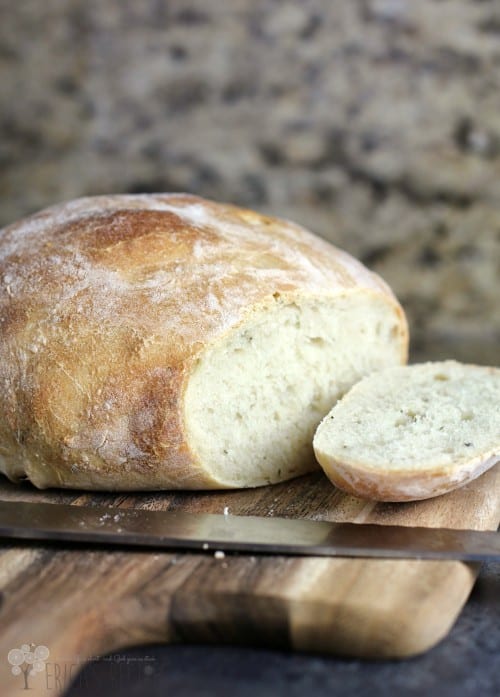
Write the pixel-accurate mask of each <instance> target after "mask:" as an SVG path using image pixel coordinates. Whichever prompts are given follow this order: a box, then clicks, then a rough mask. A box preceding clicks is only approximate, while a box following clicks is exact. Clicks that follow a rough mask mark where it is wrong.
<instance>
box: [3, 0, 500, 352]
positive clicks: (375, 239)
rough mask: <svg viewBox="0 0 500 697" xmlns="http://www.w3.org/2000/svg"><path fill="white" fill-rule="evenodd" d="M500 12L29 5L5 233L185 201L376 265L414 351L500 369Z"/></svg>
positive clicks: (313, 1)
mask: <svg viewBox="0 0 500 697" xmlns="http://www.w3.org/2000/svg"><path fill="white" fill-rule="evenodd" d="M499 27H500V9H499V4H498V3H497V2H491V1H488V0H483V1H482V2H470V1H469V0H445V1H438V0H419V2H406V1H405V0H353V1H352V2H345V0H332V2H328V3H325V2H324V1H323V0H308V2H300V1H298V0H294V1H291V2H281V3H277V2H274V0H258V1H257V2H255V1H253V0H234V1H233V0H232V1H231V2H227V1H226V0H212V1H211V2H210V3H207V2H204V1H203V0H168V1H167V0H147V1H146V2H141V3H131V2H126V3H118V2H116V3H102V2H100V1H99V0H67V2H64V3H61V2H59V0H46V2H43V3H40V2H39V0H23V2H22V3H10V4H9V7H8V8H4V10H3V13H2V22H1V24H0V46H1V50H0V70H1V71H2V80H1V83H0V101H1V107H2V108H1V110H0V111H1V116H0V165H1V166H0V192H1V195H2V210H1V211H0V224H6V223H9V222H11V221H13V220H15V219H17V218H19V217H21V216H23V215H25V214H26V213H29V212H32V211H34V210H36V209H39V208H42V207H44V206H47V205H50V204H53V203H56V202H59V201H61V200H64V199H69V198H74V197H77V196H82V195H87V194H99V193H105V192H106V193H109V192H115V193H118V192H148V191H183V190H184V191H190V192H192V193H197V194H200V195H203V196H207V197H211V198H214V199H218V200H223V201H233V202H236V203H239V204H242V205H247V206H250V207H255V208H257V209H259V210H261V211H263V212H265V213H274V214H277V215H282V216H285V217H287V218H291V219H294V220H296V221H297V222H300V223H302V224H304V225H305V226H307V227H309V228H311V229H312V230H314V231H315V232H317V233H319V234H320V235H323V236H324V237H326V238H328V239H330V240H332V241H334V242H335V243H336V244H338V245H339V246H341V247H343V248H345V249H346V250H347V251H349V252H351V253H353V254H354V255H355V256H357V257H359V258H360V259H361V260H362V261H364V262H365V263H366V264H368V265H369V266H370V267H372V268H373V269H375V270H376V271H378V272H380V273H381V274H382V275H383V276H384V278H385V279H386V280H387V281H388V282H389V283H390V284H391V285H392V287H393V288H394V290H395V292H396V294H397V295H398V297H399V298H400V299H401V301H402V303H403V305H404V307H405V309H406V310H407V312H408V315H409V319H410V325H411V329H412V336H413V341H414V350H415V352H416V355H418V356H420V355H422V352H423V351H426V352H427V354H429V353H431V354H432V356H433V357H436V358H440V357H444V356H448V357H455V358H460V359H465V360H471V361H477V362H481V363H498V355H499V351H498V346H499V341H500V303H499V302H498V299H499V296H500V70H499V66H500V40H499V35H500V29H499Z"/></svg>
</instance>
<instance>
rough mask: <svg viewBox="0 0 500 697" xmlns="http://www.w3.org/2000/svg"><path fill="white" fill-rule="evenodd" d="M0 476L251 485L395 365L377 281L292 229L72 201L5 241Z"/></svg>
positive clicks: (89, 484)
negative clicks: (364, 383)
mask: <svg viewBox="0 0 500 697" xmlns="http://www.w3.org/2000/svg"><path fill="white" fill-rule="evenodd" d="M0 281H1V284H0V286H1V287H0V336H1V342H0V378H1V390H0V469H1V470H2V471H3V472H4V473H5V474H6V475H7V476H8V477H10V478H11V479H12V480H18V479H21V478H28V479H29V480H31V481H32V482H33V484H35V485H36V486H38V487H51V486H58V487H78V488H84V489H121V490H134V489H135V490H138V489H162V488H195V489H203V488H224V487H247V486H257V485H261V484H267V483H270V482H277V481H280V480H284V479H287V478H290V477H294V476H296V475H299V474H302V473H304V472H307V471H309V470H311V469H314V468H316V467H318V465H317V463H316V462H315V459H314V454H313V450H312V437H313V434H314V431H315V429H316V427H317V425H318V423H319V421H320V420H321V418H322V417H323V416H324V415H325V414H326V413H327V412H328V411H329V409H330V408H331V407H332V405H333V404H334V402H335V401H336V400H337V399H338V398H339V397H340V396H341V395H342V394H343V393H344V392H345V391H346V390H348V389H349V388H350V387H351V385H353V384H354V383H355V382H356V381H357V380H359V379H360V378H361V377H362V376H364V375H367V374H368V373H371V372H373V371H376V370H380V369H382V368H385V367H388V366H391V365H395V364H400V363H402V362H404V361H405V359H406V352H407V328H406V321H405V318H404V314H403V312H402V310H401V307H400V306H399V304H398V303H397V301H396V300H395V298H394V296H393V294H392V293H391V291H390V290H389V288H388V287H387V285H386V284H385V283H384V282H383V281H382V280H381V279H379V278H378V277H377V276H375V275H374V274H372V273H371V272H369V271H368V270H367V269H365V268H364V267H363V266H362V265H361V264H360V263H358V262H356V261H355V260H354V259H352V258H351V257H350V256H348V255H347V254H345V253H343V252H341V251H339V250H337V249H335V248H334V247H333V246H332V245H330V244H328V243H327V242H325V241H323V240H321V239H320V238H318V237H315V236H314V235H312V234H311V233H309V232H307V231H305V230H304V229H302V228H301V227H299V226H298V225H294V224H292V223H289V222H285V221H283V220H278V219H275V218H269V217H264V216H262V215H258V214H257V213H253V212H251V211H248V210H243V209H240V208H237V207H234V206H231V205H223V204H216V203H212V202H209V201H205V200H203V199H200V198H197V197H194V196H189V195H181V194H175V195H173V194H172V195H136V196H109V197H96V198H84V199H79V200H76V201H73V202H70V203H67V204H65V205H61V206H56V207H53V208H49V209H47V210H45V211H42V212H41V213H39V214H37V215H34V216H33V217H31V218H28V219H26V220H24V221H21V222H20V223H17V224H15V225H12V226H10V227H8V228H6V229H4V230H3V231H2V232H1V234H0Z"/></svg>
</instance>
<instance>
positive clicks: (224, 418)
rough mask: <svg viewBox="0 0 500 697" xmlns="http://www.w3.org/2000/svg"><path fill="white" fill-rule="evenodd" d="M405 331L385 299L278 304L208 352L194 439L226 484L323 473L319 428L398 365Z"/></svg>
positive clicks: (199, 371)
mask: <svg viewBox="0 0 500 697" xmlns="http://www.w3.org/2000/svg"><path fill="white" fill-rule="evenodd" d="M398 332H399V327H398V325H397V324H395V322H394V316H393V314H392V312H391V310H390V308H388V307H387V305H386V304H385V303H384V302H381V301H380V298H379V297H378V296H377V295H364V294H362V293H353V294H350V295H346V296H344V297H340V298H339V297H336V298H330V299H325V298H323V299H321V300H320V299H318V298H316V299H314V298H312V299H311V298H305V299H298V300H297V301H294V302H286V301H285V300H283V301H281V300H277V301H276V302H275V305H274V307H270V308H265V309H263V310H262V311H261V313H260V315H259V316H257V317H256V318H254V319H252V320H251V321H248V322H245V323H244V324H243V326H242V327H241V328H239V329H238V330H236V331H234V332H233V333H232V334H231V335H230V336H228V337H226V338H225V340H223V341H221V342H220V343H218V344H217V345H216V346H215V347H214V348H211V349H210V350H209V351H207V352H205V353H204V354H203V356H202V357H201V358H200V360H199V362H198V365H197V368H196V370H195V371H194V372H193V374H192V376H191V378H190V380H189V383H188V387H187V390H186V397H185V404H184V409H185V412H184V413H185V422H186V427H187V432H188V440H189V442H190V443H191V447H192V449H193V451H194V453H196V456H197V457H198V458H199V460H200V461H201V462H203V463H204V467H205V468H206V469H208V470H209V471H210V473H211V475H212V476H213V478H214V479H215V480H216V481H218V482H219V483H220V485H221V486H232V487H241V486H256V485H258V484H268V483H270V482H276V481H279V480H282V479H288V478H290V477H293V476H297V475H298V474H301V473H303V472H307V471H309V470H311V469H312V468H314V466H315V464H314V455H313V452H312V438H313V435H314V431H315V429H316V427H317V425H318V423H319V421H320V420H321V419H322V418H323V416H324V415H325V414H326V413H327V412H328V411H329V410H330V408H331V407H332V405H333V404H334V403H335V402H336V401H337V399H339V397H341V396H342V395H343V394H344V392H346V391H347V390H348V389H349V388H350V387H351V386H352V385H353V384H354V383H355V382H357V381H358V380H359V379H360V378H361V377H362V376H364V375H367V374H369V373H371V372H373V371H374V370H380V369H382V368H384V367H386V366H390V365H394V364H395V363H397V362H398V360H399V347H398V344H397V342H395V341H394V339H395V334H397V333H398Z"/></svg>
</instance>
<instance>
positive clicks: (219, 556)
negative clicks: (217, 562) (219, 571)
mask: <svg viewBox="0 0 500 697" xmlns="http://www.w3.org/2000/svg"><path fill="white" fill-rule="evenodd" d="M225 556H226V555H225V554H224V552H223V551H222V550H221V549H218V550H217V551H216V552H214V557H215V558H216V559H224V557H225Z"/></svg>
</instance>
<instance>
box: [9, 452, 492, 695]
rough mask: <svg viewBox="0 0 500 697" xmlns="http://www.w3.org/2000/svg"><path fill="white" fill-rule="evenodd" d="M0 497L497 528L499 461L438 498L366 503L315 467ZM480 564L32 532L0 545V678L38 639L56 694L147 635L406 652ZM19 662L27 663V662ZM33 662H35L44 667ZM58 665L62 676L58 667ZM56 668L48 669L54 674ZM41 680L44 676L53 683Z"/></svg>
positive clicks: (452, 612) (36, 684)
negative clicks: (250, 551)
mask: <svg viewBox="0 0 500 697" xmlns="http://www.w3.org/2000/svg"><path fill="white" fill-rule="evenodd" d="M0 498H2V499H5V500H7V499H8V500H11V501H12V500H23V501H48V502H54V503H55V502H61V503H74V504H75V505H109V506H116V507H120V508H129V507H134V508H148V509H180V510H185V511H193V512H212V513H222V512H223V509H224V506H229V511H230V514H242V515H245V514H254V515H262V516H284V517H293V518H312V519H315V520H332V521H355V522H373V523H381V524H402V525H424V526H431V527H434V526H445V527H452V528H462V527H463V528H467V527H470V528H474V529H490V530H493V529H496V528H497V527H498V524H499V521H500V466H499V465H497V466H496V467H495V468H493V469H492V470H490V471H489V472H487V473H486V474H485V475H483V476H482V477H481V478H479V479H477V480H476V481H474V482H472V483H471V484H469V485H468V486H466V487H464V488H462V489H460V490H458V491H456V492H454V493H452V494H448V495H446V496H441V497H439V498H436V499H432V500H427V501H422V502H417V503H406V504H374V503H368V502H366V501H362V500H360V499H356V498H353V497H351V496H347V495H344V494H342V493H341V492H339V491H338V490H337V489H335V488H334V487H333V486H332V485H331V484H330V483H329V482H328V481H327V479H326V478H325V477H324V476H323V475H322V474H321V473H319V472H318V473H315V474H312V475H309V476H307V477H301V478H300V479H296V480H294V481H291V482H286V483H284V484H280V485H275V486H270V487H262V488H260V489H254V490H247V491H234V492H205V493H174V494H171V493H160V494H149V493H146V494H138V495H123V494H114V495H110V494H95V493H93V494H88V493H84V492H57V491H54V490H52V491H37V490H35V489H33V488H31V487H30V486H28V485H23V486H14V485H13V484H10V483H9V482H7V481H6V480H3V479H2V480H1V481H0ZM477 573H478V566H477V565H472V564H464V563H461V562H453V561H447V562H441V561H418V560H411V561H405V560H397V561H393V560H363V559H326V558H317V557H316V558H297V557H296V558H285V557H259V556H250V555H239V556H238V555H233V556H226V557H225V558H224V559H222V560H221V559H215V558H214V557H213V555H212V554H210V553H199V554H197V553H175V554H174V553H167V552H156V551H133V552H132V551H119V550H117V551H107V550H99V549H98V548H94V549H91V548H89V547H80V548H76V547H72V546H70V545H66V546H58V547H55V546H50V545H40V544H34V543H25V544H22V545H21V544H19V545H13V544H10V543H9V544H6V543H5V544H2V545H1V548H0V593H1V595H0V601H1V605H0V626H1V636H0V685H1V687H2V695H11V694H13V695H14V694H18V691H19V689H20V688H22V686H23V684H24V677H23V675H22V674H20V675H13V674H12V672H11V669H12V666H11V665H10V664H9V662H8V661H7V654H8V652H9V651H10V650H11V649H13V648H20V647H21V646H22V645H23V644H33V645H44V646H46V647H47V648H48V649H49V651H50V654H49V656H48V658H47V659H46V666H45V671H46V674H44V673H43V672H40V673H38V674H36V675H33V676H28V684H29V687H30V688H32V692H31V694H32V695H36V694H40V695H47V694H48V693H47V689H48V687H50V689H51V692H50V694H53V695H56V694H59V693H61V692H63V691H64V690H65V688H66V687H67V686H68V684H69V680H70V678H71V677H74V676H75V672H76V671H77V670H79V669H80V668H81V667H82V665H83V662H84V661H85V660H87V659H88V658H89V657H96V656H98V655H101V654H105V653H108V652H116V651H118V650H120V649H123V648H125V647H129V646H133V645H137V644H144V643H150V642H151V643H153V642H154V643H157V642H215V643H231V644H235V643H241V644H253V645H257V646H270V647H271V646H272V647H287V648H291V649H294V650H300V651H317V652H327V653H335V654H340V655H350V656H359V657H368V658H371V657H378V658H386V657H406V656H411V655H414V654H417V653H420V652H423V651H425V650H426V649H428V648H430V647H431V646H433V645H434V644H435V643H436V642H438V641H439V640H440V639H442V638H443V637H445V635H446V634H447V632H448V630H449V629H450V627H451V626H452V624H453V622H454V621H455V619H456V617H457V615H458V613H459V612H460V609H461V608H462V606H463V604H464V603H465V601H466V599H467V597H468V595H469V593H470V591H471V588H472V586H473V583H474V580H475V577H476V575H477ZM24 667H25V668H26V665H24ZM42 667H43V666H42ZM57 676H58V678H57ZM56 678H57V679H56ZM49 682H50V685H49Z"/></svg>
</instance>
